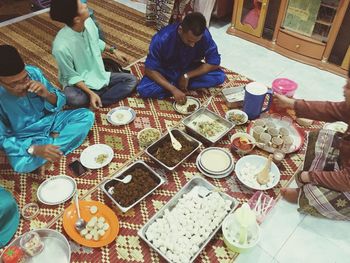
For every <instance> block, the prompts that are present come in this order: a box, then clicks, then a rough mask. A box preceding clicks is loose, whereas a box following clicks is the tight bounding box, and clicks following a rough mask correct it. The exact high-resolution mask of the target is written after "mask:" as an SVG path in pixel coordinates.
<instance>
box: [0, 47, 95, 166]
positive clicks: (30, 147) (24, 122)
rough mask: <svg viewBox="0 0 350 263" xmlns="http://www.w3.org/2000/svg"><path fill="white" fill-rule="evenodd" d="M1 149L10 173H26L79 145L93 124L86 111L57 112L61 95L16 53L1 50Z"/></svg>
mask: <svg viewBox="0 0 350 263" xmlns="http://www.w3.org/2000/svg"><path fill="white" fill-rule="evenodd" d="M0 58H1V59H0V149H1V150H3V151H5V154H6V155H7V157H8V159H9V162H10V164H11V166H12V167H13V169H14V170H15V171H16V172H18V173H28V172H32V171H34V170H36V169H37V168H39V167H41V166H43V164H45V163H46V162H47V161H50V162H55V161H58V160H59V159H60V158H61V157H62V155H66V154H68V153H70V152H71V151H73V150H74V149H76V148H77V147H78V146H80V145H81V144H82V142H83V141H84V139H85V138H86V136H87V134H88V132H89V130H90V128H91V127H92V125H93V123H94V114H93V112H91V111H90V110H88V109H77V110H67V111H62V107H63V106H64V105H65V103H66V98H65V96H64V94H63V93H62V92H61V91H59V90H58V89H57V88H55V87H54V86H53V85H52V84H51V83H50V82H49V81H48V80H47V79H46V78H45V77H44V75H43V74H42V72H41V70H40V69H39V68H37V67H34V66H30V65H25V64H24V62H23V60H22V58H21V56H20V55H19V53H18V51H17V50H16V49H15V48H14V47H12V46H9V45H1V46H0Z"/></svg>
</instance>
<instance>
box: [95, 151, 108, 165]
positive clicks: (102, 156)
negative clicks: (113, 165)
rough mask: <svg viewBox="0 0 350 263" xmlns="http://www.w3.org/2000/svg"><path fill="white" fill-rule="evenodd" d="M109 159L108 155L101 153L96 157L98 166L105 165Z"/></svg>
mask: <svg viewBox="0 0 350 263" xmlns="http://www.w3.org/2000/svg"><path fill="white" fill-rule="evenodd" d="M107 158H108V154H105V153H101V154H99V155H97V156H96V157H95V162H96V163H98V164H103V163H104V162H105V161H106V160H107Z"/></svg>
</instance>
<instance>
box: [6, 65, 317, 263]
mask: <svg viewBox="0 0 350 263" xmlns="http://www.w3.org/2000/svg"><path fill="white" fill-rule="evenodd" d="M131 70H132V73H133V74H135V75H136V76H138V78H141V77H142V74H143V63H141V62H139V63H136V64H135V65H133V66H132V67H131ZM224 70H225V73H226V75H227V80H226V82H225V83H224V85H222V86H221V87H218V88H212V89H207V90H198V91H191V92H190V95H192V96H195V97H197V98H199V99H200V101H201V102H202V103H203V102H204V101H206V100H207V99H208V98H209V97H210V96H212V95H215V96H214V98H213V100H212V103H211V105H210V106H209V108H210V109H211V110H213V111H214V112H217V113H219V114H220V115H222V116H223V115H224V113H225V112H226V111H227V110H228V108H227V106H226V105H225V103H224V101H223V98H222V97H221V95H220V90H221V89H222V88H223V87H235V86H240V85H244V84H246V83H248V82H250V80H249V79H247V78H245V77H243V76H241V75H238V74H236V73H234V72H232V71H229V70H226V69H224ZM122 105H125V106H130V107H132V108H133V109H134V110H135V111H136V114H137V117H136V119H135V120H134V121H133V122H132V123H131V124H129V125H126V126H112V125H110V124H109V123H108V122H107V119H106V115H107V113H108V111H109V110H110V109H111V108H113V107H115V106H122ZM113 107H111V108H103V109H101V110H99V111H97V112H96V122H95V125H94V126H93V128H92V130H91V131H90V133H89V135H88V138H87V140H86V141H85V142H84V143H83V144H82V145H81V146H80V147H79V148H78V149H76V150H75V151H74V152H73V153H71V154H69V155H68V156H66V157H64V158H63V159H62V161H61V162H60V163H55V164H53V165H52V166H51V167H50V168H49V169H48V170H47V172H46V174H45V176H44V177H40V176H38V175H35V174H16V173H14V172H13V171H12V170H11V167H10V166H9V164H8V162H7V160H6V157H5V156H4V154H3V153H1V155H0V165H1V167H2V169H1V174H0V184H1V185H3V186H4V187H5V188H7V189H8V190H9V191H11V192H12V193H14V195H15V197H16V199H17V201H18V204H19V207H20V208H22V207H23V206H24V205H25V204H26V203H28V202H38V200H37V197H36V191H37V188H38V186H39V185H40V183H42V182H43V181H44V180H45V179H47V178H49V177H51V176H56V175H62V174H66V175H68V176H72V177H74V179H75V180H76V182H77V186H78V191H79V194H80V196H81V197H82V198H84V199H87V200H89V199H91V200H97V201H100V202H103V203H105V204H107V205H108V206H109V207H111V208H112V209H113V210H114V212H115V213H116V214H117V216H118V219H119V222H120V231H119V234H118V236H117V237H116V242H112V243H111V244H110V245H108V246H105V247H102V248H99V249H91V248H86V247H83V246H80V245H78V244H76V243H75V242H74V241H71V240H70V239H69V240H70V242H71V247H72V262H163V261H164V260H163V259H162V258H161V257H160V256H159V255H158V254H157V253H156V252H155V251H154V250H152V249H151V248H149V246H148V245H147V244H146V243H144V242H143V241H142V240H141V239H140V238H139V237H138V236H137V230H138V229H140V228H141V227H142V225H144V224H145V223H146V222H147V221H148V219H149V218H150V217H152V216H153V215H154V214H155V213H156V212H157V211H158V210H159V209H160V208H161V207H162V206H163V205H164V204H165V203H166V202H167V201H169V200H170V199H171V198H172V196H174V195H175V194H176V192H178V191H179V190H180V189H181V187H182V186H183V185H185V184H186V182H188V181H189V180H190V179H191V178H192V177H193V176H196V175H199V176H203V175H201V173H200V172H199V171H198V170H197V168H196V166H195V158H196V154H194V155H193V156H191V157H190V158H189V159H188V160H186V161H185V162H184V163H183V164H182V165H181V166H179V167H178V169H176V171H174V172H173V173H170V172H167V171H165V170H163V169H162V168H161V167H159V166H158V165H157V164H155V163H154V162H153V161H151V160H150V159H149V158H148V157H147V155H146V154H144V153H143V150H142V149H141V148H140V147H139V145H138V142H137V133H138V131H140V130H142V129H143V128H145V127H155V128H157V129H159V130H162V131H164V130H165V124H168V125H170V126H177V125H179V124H180V121H181V119H182V118H183V116H182V115H180V114H178V113H176V112H175V111H174V110H173V107H172V99H166V100H155V99H142V98H140V97H139V96H138V94H134V95H133V96H132V97H129V98H126V99H124V100H123V101H121V102H119V103H117V104H115V105H113ZM180 126H181V125H180ZM318 127H319V126H318V125H317V124H316V126H312V127H311V129H313V128H318ZM245 128H246V127H243V128H238V130H242V129H243V130H244V129H245ZM234 132H235V130H232V131H231V132H230V134H229V135H231V134H233V133H234ZM229 135H228V136H225V137H224V138H223V139H222V140H221V141H219V142H218V143H217V145H216V146H219V147H224V148H229V144H230V141H229ZM96 143H105V144H108V145H110V146H111V147H112V148H113V149H114V152H115V157H114V159H113V160H112V163H111V164H110V165H109V166H107V167H105V168H102V169H99V170H91V171H90V172H89V173H88V174H87V175H85V176H83V177H75V176H74V175H73V174H72V172H71V171H70V170H69V169H68V166H67V165H68V164H69V163H71V162H72V161H74V160H75V159H78V158H79V156H80V154H81V152H82V151H83V150H84V149H85V148H86V147H88V146H90V145H93V144H96ZM304 151H305V145H304V147H303V148H302V149H301V150H300V151H299V152H298V153H294V154H290V155H288V156H287V158H286V159H285V160H284V161H283V165H282V167H281V168H280V169H281V181H280V183H279V184H278V185H277V186H276V187H275V188H274V189H272V190H269V191H266V193H267V194H269V195H270V196H272V197H274V198H276V197H277V196H278V195H279V190H280V187H281V186H285V185H286V184H287V183H288V182H289V181H290V179H291V178H292V177H293V175H294V174H295V172H296V171H297V169H298V167H299V166H300V165H301V163H302V160H303V153H304ZM255 152H256V153H257V154H261V155H266V153H264V152H263V151H260V150H255ZM234 157H235V159H236V160H238V158H239V156H237V155H234ZM136 159H142V160H145V161H146V162H147V163H148V164H149V165H150V166H151V167H153V168H155V169H156V171H157V172H159V174H161V175H162V176H164V177H165V178H166V180H167V182H166V183H165V184H164V185H162V186H161V187H160V188H159V189H157V190H156V191H155V192H154V193H153V194H151V195H150V196H148V197H147V198H146V199H145V200H143V201H142V202H140V203H139V204H138V205H136V206H135V207H134V208H133V209H131V210H130V211H129V212H127V213H125V214H123V213H121V212H120V211H119V210H118V208H117V207H116V206H115V205H114V204H113V203H112V201H111V200H110V199H109V198H108V197H107V196H105V195H104V194H103V192H102V191H101V190H100V189H99V187H98V186H99V185H100V184H101V183H102V182H103V180H104V179H105V178H106V177H108V176H111V175H113V174H114V173H115V172H116V171H117V170H119V169H121V168H123V167H125V166H126V165H128V164H130V163H132V162H133V161H134V160H136ZM206 179H207V180H208V181H209V182H211V183H212V184H214V185H215V186H217V187H218V188H219V189H221V190H222V191H225V192H226V193H228V194H229V195H231V196H233V197H235V198H236V199H237V200H238V201H239V202H240V203H242V202H245V201H247V200H248V199H249V198H250V197H251V196H252V195H253V194H254V191H252V190H250V189H248V188H246V187H245V186H243V185H242V184H241V183H240V182H239V181H238V179H237V178H236V176H235V174H234V173H232V175H230V176H228V177H226V178H223V179H211V178H206ZM69 204H70V202H66V203H65V204H61V205H58V206H47V205H43V204H41V203H39V206H40V213H39V215H38V216H37V217H36V218H35V219H33V220H30V221H28V220H24V219H21V221H20V226H19V228H18V231H17V233H16V234H15V237H18V236H19V235H21V234H23V233H24V232H26V231H28V230H30V229H35V228H39V227H50V228H52V229H55V230H58V231H60V232H62V233H64V230H63V227H62V213H63V210H64V208H65V207H67V206H68V205H69ZM64 234H65V233H64ZM235 256H236V254H234V253H232V252H230V251H228V250H227V249H226V248H225V245H224V243H223V240H222V234H221V233H220V232H219V233H218V234H217V235H216V236H215V237H214V239H213V240H212V241H211V242H210V243H209V244H208V245H207V246H206V248H205V250H204V251H203V252H202V253H201V254H200V256H198V258H197V259H196V262H232V260H233V259H234V258H235Z"/></svg>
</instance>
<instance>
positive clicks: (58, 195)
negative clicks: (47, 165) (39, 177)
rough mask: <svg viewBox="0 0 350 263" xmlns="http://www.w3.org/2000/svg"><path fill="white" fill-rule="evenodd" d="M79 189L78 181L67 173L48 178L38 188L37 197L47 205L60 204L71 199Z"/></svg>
mask: <svg viewBox="0 0 350 263" xmlns="http://www.w3.org/2000/svg"><path fill="white" fill-rule="evenodd" d="M76 190H77V183H76V182H75V180H74V179H73V178H72V177H69V176H66V175H58V176H53V177H50V178H48V179H46V180H45V181H44V182H43V183H42V184H41V185H40V186H39V188H38V191H37V197H38V199H39V201H40V202H42V203H43V204H46V205H58V204H61V203H64V202H66V201H67V200H69V199H70V198H71V197H72V196H73V195H74V193H75V191H76Z"/></svg>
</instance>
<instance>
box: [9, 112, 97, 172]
mask: <svg viewBox="0 0 350 263" xmlns="http://www.w3.org/2000/svg"><path fill="white" fill-rule="evenodd" d="M94 120H95V115H94V113H93V112H92V111H90V110H88V109H76V110H67V111H61V112H58V113H57V114H56V116H55V118H54V121H53V124H52V126H51V128H50V132H57V133H58V134H59V135H58V137H56V138H52V137H51V136H50V134H45V135H43V134H40V135H37V136H36V135H35V134H33V135H32V138H33V140H32V142H33V144H37V145H46V144H53V145H56V146H58V147H59V149H60V150H61V151H62V152H63V153H64V155H66V154H68V153H70V152H72V151H73V150H74V149H76V148H78V147H79V146H80V145H81V144H82V143H83V141H84V140H85V138H86V136H87V134H88V133H89V131H90V129H91V127H92V125H93V124H94ZM24 139H25V138H24ZM8 159H9V162H10V164H11V166H12V167H13V170H15V171H16V172H18V173H28V172H32V171H34V170H36V169H37V168H39V167H40V166H42V165H43V164H44V163H46V162H47V161H46V160H45V159H43V158H41V157H37V156H33V155H30V154H26V155H24V156H18V155H17V156H8Z"/></svg>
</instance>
